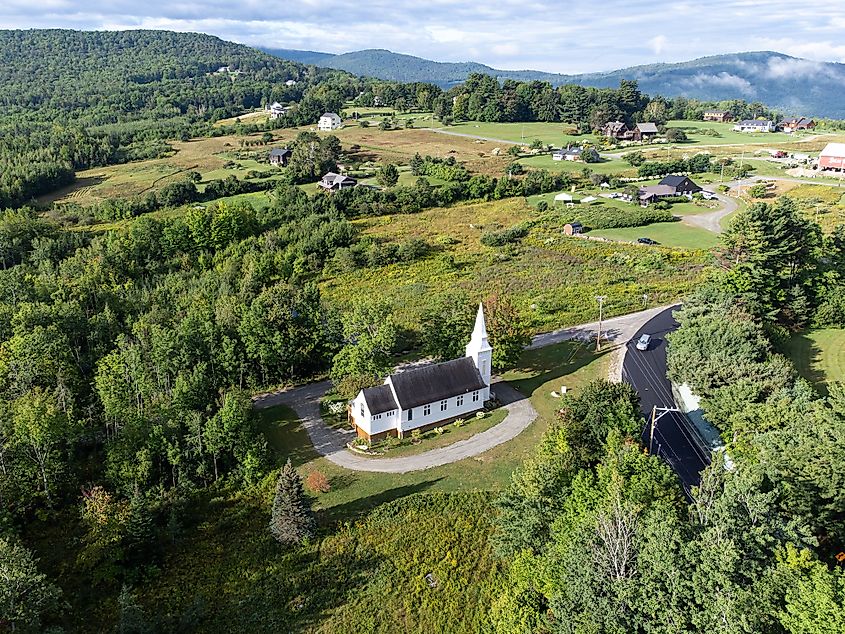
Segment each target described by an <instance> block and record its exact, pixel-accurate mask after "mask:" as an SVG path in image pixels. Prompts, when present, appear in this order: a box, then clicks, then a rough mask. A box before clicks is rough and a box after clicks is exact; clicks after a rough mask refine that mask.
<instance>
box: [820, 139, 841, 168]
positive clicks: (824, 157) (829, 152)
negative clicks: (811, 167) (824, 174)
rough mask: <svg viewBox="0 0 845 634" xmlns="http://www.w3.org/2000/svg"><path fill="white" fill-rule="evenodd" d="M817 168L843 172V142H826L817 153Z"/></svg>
mask: <svg viewBox="0 0 845 634" xmlns="http://www.w3.org/2000/svg"><path fill="white" fill-rule="evenodd" d="M819 169H822V170H831V171H835V172H845V143H828V144H827V145H826V146H825V148H824V149H823V150H822V151H821V154H819Z"/></svg>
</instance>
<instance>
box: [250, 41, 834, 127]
mask: <svg viewBox="0 0 845 634" xmlns="http://www.w3.org/2000/svg"><path fill="white" fill-rule="evenodd" d="M261 50H262V51H264V52H266V53H269V54H271V55H276V56H277V57H282V58H284V59H291V60H292V61H298V62H300V63H304V64H316V65H320V66H323V67H328V68H335V69H337V70H344V71H347V72H350V73H354V74H356V75H366V76H372V77H377V78H379V79H386V80H392V81H403V82H411V81H421V82H430V83H435V84H437V85H439V86H441V87H443V88H449V87H452V86H455V85H457V84H460V83H462V82H463V81H465V80H466V77H467V76H468V75H469V74H470V73H485V74H489V75H494V76H496V77H497V78H498V79H499V80H506V79H515V80H519V81H534V80H539V81H547V82H549V83H551V84H552V85H554V86H560V85H564V84H580V85H582V86H592V87H596V88H609V87H615V86H617V85H618V84H619V81H620V80H621V79H636V80H637V81H638V82H639V84H640V88H641V90H643V92H646V93H648V94H653V95H658V94H659V95H663V96H666V97H677V96H686V97H689V98H694V99H699V100H702V101H724V100H731V99H744V100H746V101H759V102H761V103H765V104H766V105H768V106H771V107H773V108H776V109H778V110H781V111H783V112H784V114H787V115H805V116H814V117H832V118H843V119H845V64H840V63H836V62H817V61H813V60H808V59H803V58H800V57H793V56H790V55H786V54H784V53H778V52H776V51H749V52H741V53H728V54H721V55H708V56H705V57H699V58H696V59H693V60H689V61H686V62H666V63H655V64H641V65H637V66H630V67H627V68H621V69H617V70H609V71H603V72H593V73H581V74H571V75H567V74H562V73H550V72H546V71H534V70H501V69H496V68H493V67H491V66H487V65H485V64H481V63H478V62H438V61H433V60H428V59H425V58H421V57H416V56H413V55H405V54H401V53H394V52H392V51H388V50H386V49H365V50H361V51H352V52H349V53H342V54H332V53H320V52H316V51H297V50H295V49H271V48H261ZM312 60H313V61H312Z"/></svg>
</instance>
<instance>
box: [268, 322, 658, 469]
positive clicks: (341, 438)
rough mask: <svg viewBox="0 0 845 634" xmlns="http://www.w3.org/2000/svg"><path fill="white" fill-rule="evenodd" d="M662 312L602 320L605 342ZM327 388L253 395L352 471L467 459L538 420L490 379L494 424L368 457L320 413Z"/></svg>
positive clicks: (589, 330)
mask: <svg viewBox="0 0 845 634" xmlns="http://www.w3.org/2000/svg"><path fill="white" fill-rule="evenodd" d="M665 310H666V307H665V306H662V307H660V308H651V309H648V310H643V311H640V312H637V313H632V314H630V315H623V316H621V317H613V318H611V319H606V320H604V321H603V322H602V332H603V333H604V336H603V340H606V341H608V342H624V341H627V340H628V339H630V338H631V337H633V335H634V334H635V333H636V332H637V330H639V328H640V327H641V326H642V325H643V324H644V323H646V322H648V321H649V320H650V319H652V318H653V317H654V316H655V315H658V314H660V313H662V312H663V311H665ZM597 326H598V322H592V323H588V324H582V325H580V326H574V327H572V328H563V329H560V330H555V331H553V332H549V333H545V334H541V335H537V336H535V337H534V338H533V339H532V341H531V344H530V345H529V346H528V349H534V348H542V347H545V346H551V345H554V344H556V343H561V342H563V341H571V340H578V339H580V340H588V339H589V338H590V337H592V336H593V335H594V334H595V331H596V328H597ZM605 337H606V339H605ZM330 388H331V382H330V381H321V382H319V383H309V384H306V385H302V386H299V387H295V388H291V389H288V390H282V391H278V392H269V393H266V394H259V395H257V396H255V397H254V398H253V403H254V405H255V407H256V409H266V408H269V407H274V406H276V405H287V406H288V407H290V408H291V409H293V411H294V412H296V415H297V416H298V417H299V419H300V420H301V422H302V426H303V427H304V428H305V430H306V431H307V432H308V437H309V438H310V439H311V443H312V444H313V445H314V449H316V450H317V452H318V453H319V454H320V455H322V456H325V457H326V458H328V459H329V460H331V461H332V462H333V463H335V464H336V465H338V466H341V467H344V468H346V469H351V470H353V471H374V472H379V473H407V472H409V471H422V470H424V469H431V468H433V467H439V466H442V465H445V464H449V463H452V462H457V461H458V460H463V459H465V458H471V457H473V456H477V455H479V454H482V453H484V452H485V451H488V450H490V449H492V448H493V447H496V446H498V445H501V444H502V443H505V442H507V441H509V440H512V439H513V438H515V437H516V436H518V435H519V434H520V432H522V431H523V430H524V429H525V428H526V427H528V426H529V425H530V424H531V423H533V422H534V419H535V418H537V411H536V410H535V409H534V407H533V406H532V405H531V402H530V401H529V400H528V398H527V397H526V396H524V395H523V394H521V393H520V392H518V391H517V390H515V389H514V388H513V387H511V386H510V385H508V384H507V383H504V382H501V381H500V382H497V383H496V382H494V384H493V386H492V390H493V391H494V392H495V393H496V397H497V398H498V399H499V401H500V402H502V403H503V405H502V407H503V408H504V409H506V410H507V415H506V416H505V419H504V420H503V421H502V422H501V423H499V424H498V425H495V426H494V427H491V428H490V429H488V430H486V431H483V432H480V433H478V434H475V435H474V436H471V437H469V438H467V439H465V440H460V441H458V442H456V443H454V444H452V445H448V446H446V447H441V448H438V449H432V450H430V451H426V452H423V453H420V454H416V455H413V456H403V457H399V458H371V457H368V456H362V455H359V454H356V453H353V452H351V451H350V450H348V449H347V448H346V443H348V442H349V441H351V440H352V439H353V438H354V437H355V432H353V431H352V430H351V429H333V428H331V427H329V426H328V425H326V424H325V422H324V421H323V418H322V416H321V414H320V400H321V399H322V398H323V396H324V395H325V394H326V392H328V391H329V389H330Z"/></svg>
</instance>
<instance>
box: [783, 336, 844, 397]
mask: <svg viewBox="0 0 845 634" xmlns="http://www.w3.org/2000/svg"><path fill="white" fill-rule="evenodd" d="M785 352H786V354H787V356H789V358H790V359H792V362H793V363H794V364H795V368H796V369H797V370H798V373H799V374H800V375H801V376H803V377H804V378H805V379H807V380H808V381H810V382H811V383H813V384H814V385H815V386H816V387H817V388H819V390H820V391H821V392H822V393H827V387H826V386H827V384H828V383H832V382H834V381H845V329H840V328H823V329H821V330H807V331H804V332H800V333H798V334H796V335H793V336H792V338H791V339H790V340H789V342H788V344H787V346H786V350H785Z"/></svg>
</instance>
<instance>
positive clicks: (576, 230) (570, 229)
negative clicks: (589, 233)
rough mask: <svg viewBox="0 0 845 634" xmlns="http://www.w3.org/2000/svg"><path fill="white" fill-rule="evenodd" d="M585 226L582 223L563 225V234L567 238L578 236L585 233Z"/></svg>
mask: <svg viewBox="0 0 845 634" xmlns="http://www.w3.org/2000/svg"><path fill="white" fill-rule="evenodd" d="M583 231H584V225H582V224H581V223H580V222H568V223H566V224H565V225H563V233H564V235H567V236H577V235H580V234H581V233H583Z"/></svg>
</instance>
